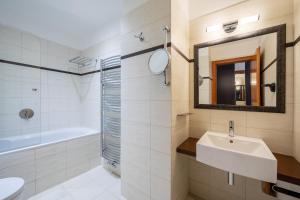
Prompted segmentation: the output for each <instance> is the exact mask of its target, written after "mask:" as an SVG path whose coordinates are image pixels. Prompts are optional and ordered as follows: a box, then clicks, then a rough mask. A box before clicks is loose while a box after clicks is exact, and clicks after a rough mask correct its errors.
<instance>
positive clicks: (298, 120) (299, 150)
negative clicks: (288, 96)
mask: <svg viewBox="0 0 300 200" xmlns="http://www.w3.org/2000/svg"><path fill="white" fill-rule="evenodd" d="M294 14H295V15H294V25H295V34H294V36H295V37H294V38H295V39H296V38H298V37H299V36H300V1H299V0H294ZM299 55H300V43H298V44H297V45H296V46H295V47H294V85H295V87H294V92H295V94H294V102H295V105H294V106H295V107H294V109H295V113H294V155H295V157H296V159H297V160H298V161H299V162H300V90H299V89H300V58H299Z"/></svg>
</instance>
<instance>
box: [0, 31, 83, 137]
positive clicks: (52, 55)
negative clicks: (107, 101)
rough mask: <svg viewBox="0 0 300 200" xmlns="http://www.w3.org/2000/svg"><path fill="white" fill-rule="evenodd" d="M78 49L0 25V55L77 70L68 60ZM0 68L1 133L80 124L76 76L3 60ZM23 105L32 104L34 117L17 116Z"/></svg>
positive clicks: (27, 131) (8, 133) (67, 69)
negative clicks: (8, 62) (5, 62)
mask: <svg viewBox="0 0 300 200" xmlns="http://www.w3.org/2000/svg"><path fill="white" fill-rule="evenodd" d="M79 53H80V52H79V51H77V50H74V49H71V48H68V47H65V46H62V45H59V44H56V43H54V42H50V41H47V40H44V39H42V38H38V37H35V36H34V35H31V34H29V33H26V32H22V31H19V30H17V29H13V28H9V27H6V26H2V25H1V26H0V58H1V59H4V60H9V61H15V62H22V63H25V64H31V65H36V66H43V67H48V68H53V69H60V70H65V71H72V72H76V71H78V68H77V66H75V65H73V64H70V63H69V62H68V60H69V59H70V58H72V57H75V56H76V55H79ZM0 70H1V80H0V81H1V98H0V101H1V104H0V106H1V110H5V111H3V112H1V114H0V127H1V136H0V137H7V136H14V135H20V134H21V135H23V134H30V133H39V132H41V131H47V130H52V129H57V128H66V127H74V126H80V114H79V112H80V99H79V95H78V92H79V90H80V82H79V79H78V77H77V76H74V75H69V74H63V73H57V72H50V71H45V70H39V69H34V68H25V67H22V66H16V65H10V64H3V63H1V64H0ZM34 89H36V91H34ZM3 108H5V109H3ZM22 108H33V110H34V112H35V115H34V117H33V118H32V119H30V120H28V121H25V120H22V119H20V118H19V116H18V113H19V111H20V109H22Z"/></svg>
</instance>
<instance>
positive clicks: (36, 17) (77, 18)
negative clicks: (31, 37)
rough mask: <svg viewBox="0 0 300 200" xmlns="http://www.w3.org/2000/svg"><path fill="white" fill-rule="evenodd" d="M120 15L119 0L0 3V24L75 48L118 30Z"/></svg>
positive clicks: (50, 0)
mask: <svg viewBox="0 0 300 200" xmlns="http://www.w3.org/2000/svg"><path fill="white" fill-rule="evenodd" d="M120 15H121V0H1V1H0V23H1V24H5V25H9V26H12V27H15V28H18V29H21V30H23V31H28V32H30V33H33V34H35V35H37V36H40V37H42V38H45V39H48V40H52V41H55V42H58V43H61V44H64V45H67V46H70V47H73V48H76V49H85V48H87V47H89V46H91V45H93V44H95V43H97V42H98V41H99V40H101V39H103V38H104V37H108V36H109V35H111V34H112V33H114V32H116V31H118V29H119V25H118V23H119V19H120ZM103 30H105V33H104V31H103Z"/></svg>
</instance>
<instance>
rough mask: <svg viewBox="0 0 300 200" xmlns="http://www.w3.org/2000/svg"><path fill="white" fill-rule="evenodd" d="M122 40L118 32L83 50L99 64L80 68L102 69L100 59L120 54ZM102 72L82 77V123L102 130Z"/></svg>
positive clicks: (88, 69) (87, 69)
mask: <svg viewBox="0 0 300 200" xmlns="http://www.w3.org/2000/svg"><path fill="white" fill-rule="evenodd" d="M120 51H121V42H120V36H119V35H118V34H114V35H112V36H111V37H110V38H109V39H107V40H105V41H102V42H100V43H99V44H96V45H94V46H92V47H90V48H88V49H85V50H83V51H82V52H81V55H82V56H86V57H90V58H94V59H97V60H98V63H97V65H94V66H90V67H84V68H82V69H80V72H81V73H85V72H89V71H93V70H98V69H100V60H101V59H105V58H108V57H111V56H116V55H120V53H121V52H120ZM100 76H101V73H94V74H90V75H85V76H82V77H81V93H82V94H81V125H82V126H85V127H92V128H95V129H97V130H100V125H101V124H100V122H101V113H100V110H101V85H100Z"/></svg>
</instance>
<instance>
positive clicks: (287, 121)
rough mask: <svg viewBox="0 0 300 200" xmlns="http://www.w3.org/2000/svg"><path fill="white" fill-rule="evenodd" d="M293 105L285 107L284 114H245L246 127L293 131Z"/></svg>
mask: <svg viewBox="0 0 300 200" xmlns="http://www.w3.org/2000/svg"><path fill="white" fill-rule="evenodd" d="M293 118H294V117H293V105H292V104H287V105H286V113H285V114H276V113H275V114H274V113H256V112H247V127H248V128H262V129H269V130H282V131H293Z"/></svg>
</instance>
